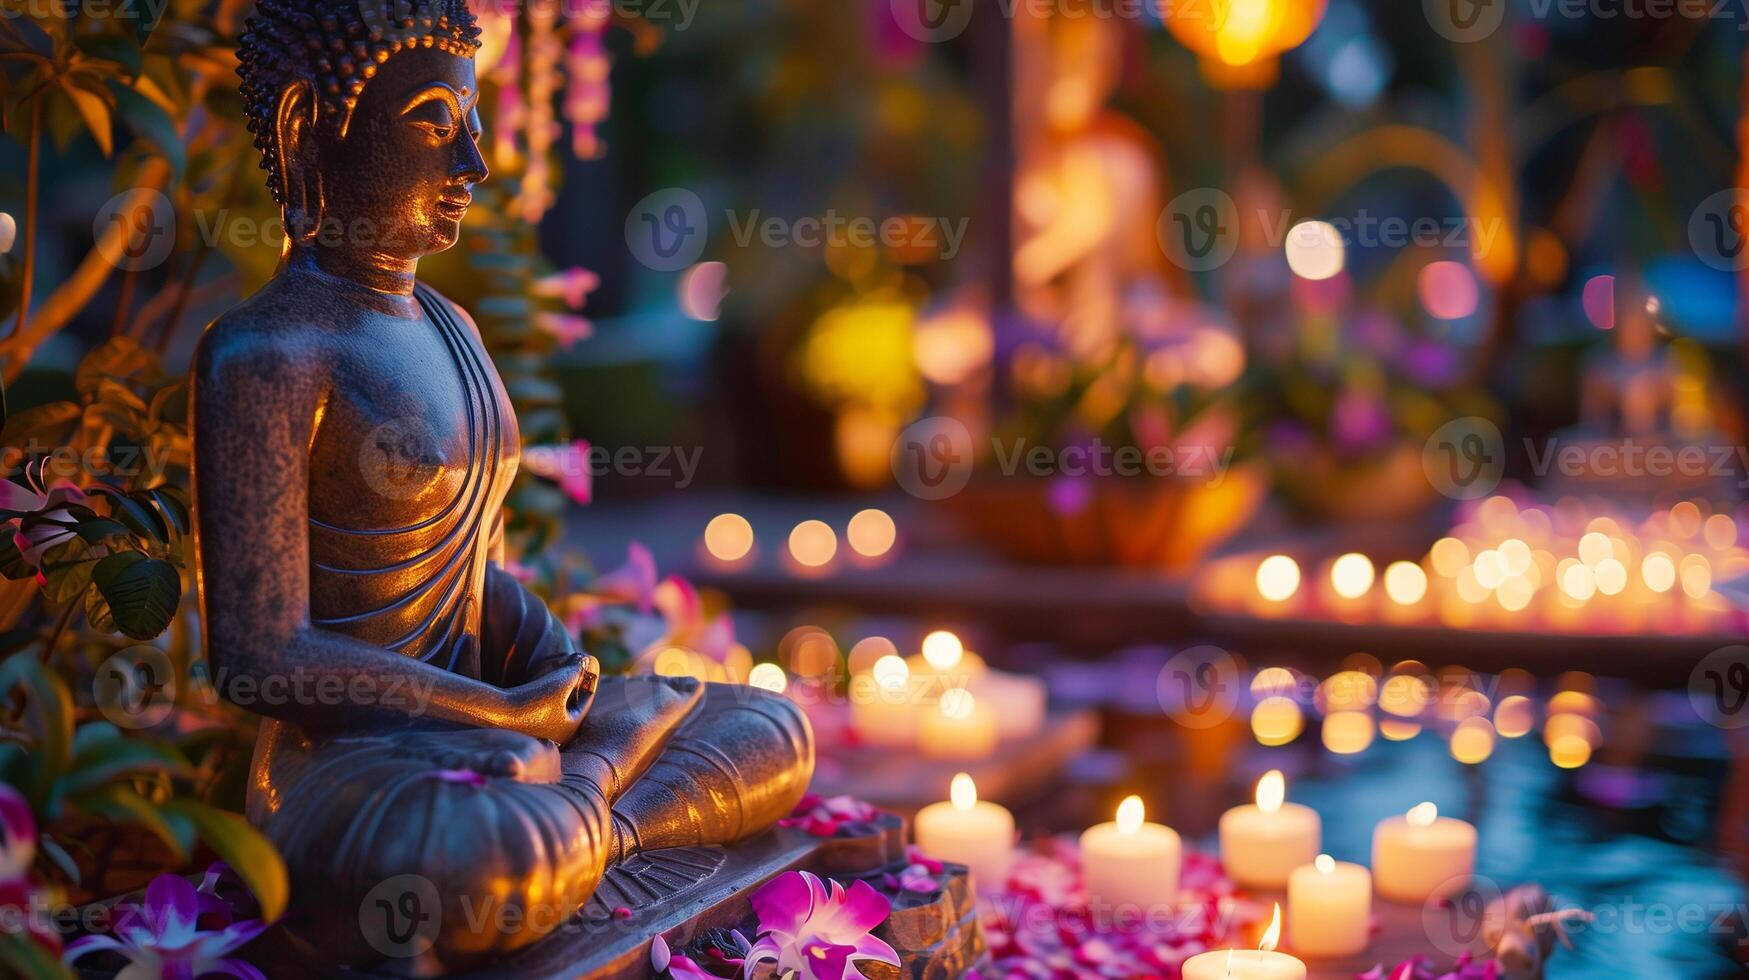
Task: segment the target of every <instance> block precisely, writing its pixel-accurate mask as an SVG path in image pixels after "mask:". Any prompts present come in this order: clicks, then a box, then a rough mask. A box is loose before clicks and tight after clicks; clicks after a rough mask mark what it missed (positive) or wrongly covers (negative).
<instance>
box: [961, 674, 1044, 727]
mask: <svg viewBox="0 0 1749 980" xmlns="http://www.w3.org/2000/svg"><path fill="white" fill-rule="evenodd" d="M969 688H970V690H971V692H972V693H973V694H975V695H977V698H978V700H979V701H982V702H984V703H986V704H988V705H990V708H991V710H993V711H995V712H996V726H997V728H998V730H999V731H1000V732H1001V734H1002V737H1003V738H1004V739H1019V738H1031V737H1032V736H1034V735H1037V734H1038V733H1039V731H1040V730H1041V729H1043V728H1044V727H1045V704H1046V700H1047V699H1046V696H1045V682H1044V681H1042V680H1040V679H1039V678H1037V677H1033V676H1030V675H1028V674H1013V673H1009V672H1007V671H1003V670H985V671H983V672H982V673H980V674H977V675H976V676H975V677H973V678H972V681H971V683H970V685H969Z"/></svg>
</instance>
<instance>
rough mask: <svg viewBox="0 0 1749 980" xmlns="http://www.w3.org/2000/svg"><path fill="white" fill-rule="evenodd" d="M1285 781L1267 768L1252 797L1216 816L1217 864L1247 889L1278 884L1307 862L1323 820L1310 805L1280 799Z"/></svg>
mask: <svg viewBox="0 0 1749 980" xmlns="http://www.w3.org/2000/svg"><path fill="white" fill-rule="evenodd" d="M1286 796H1287V780H1286V779H1284V778H1283V777H1282V774H1281V770H1279V769H1271V770H1270V771H1269V772H1267V773H1264V775H1263V778H1262V779H1260V780H1258V781H1257V802H1256V803H1255V804H1249V803H1248V804H1246V805H1244V806H1236V807H1234V808H1232V809H1231V810H1228V811H1227V812H1226V813H1224V814H1222V815H1221V865H1222V866H1223V867H1225V868H1226V869H1227V876H1228V877H1230V878H1232V879H1233V880H1234V881H1236V882H1238V883H1239V884H1241V885H1245V886H1247V887H1250V888H1276V889H1279V888H1283V887H1285V886H1286V885H1287V879H1288V875H1290V874H1292V873H1293V870H1294V869H1295V868H1297V867H1300V866H1301V865H1306V864H1311V863H1312V859H1313V858H1315V857H1317V856H1318V849H1319V848H1320V847H1321V846H1322V836H1323V825H1322V823H1321V822H1320V821H1319V820H1318V813H1317V811H1316V810H1313V809H1312V808H1311V807H1309V806H1301V805H1299V804H1298V803H1287V802H1284V800H1285V798H1286Z"/></svg>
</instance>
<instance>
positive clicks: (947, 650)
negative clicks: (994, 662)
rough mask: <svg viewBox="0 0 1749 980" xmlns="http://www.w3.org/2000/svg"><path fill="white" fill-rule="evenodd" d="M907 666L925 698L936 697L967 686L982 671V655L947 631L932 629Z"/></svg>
mask: <svg viewBox="0 0 1749 980" xmlns="http://www.w3.org/2000/svg"><path fill="white" fill-rule="evenodd" d="M907 665H908V666H909V667H910V669H911V676H912V677H916V678H920V679H922V680H924V681H925V682H926V683H924V684H923V693H924V695H925V696H926V697H931V698H933V697H939V696H940V695H941V694H942V692H944V691H947V690H950V689H952V688H956V687H970V686H971V685H972V683H973V682H974V681H976V680H977V679H978V678H979V677H980V676H981V675H982V674H983V673H984V671H985V670H986V668H985V666H984V658H982V657H980V656H978V655H977V654H975V653H973V652H971V651H970V650H967V649H966V647H965V644H964V643H961V642H960V638H959V637H958V636H955V635H954V634H953V633H951V632H949V631H948V630H936V631H935V632H933V633H931V634H929V635H928V636H926V637H924V638H923V652H922V654H921V655H919V656H915V657H912V658H911V659H910V660H909V661H908V662H907Z"/></svg>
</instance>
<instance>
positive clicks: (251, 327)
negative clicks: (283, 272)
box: [194, 279, 327, 385]
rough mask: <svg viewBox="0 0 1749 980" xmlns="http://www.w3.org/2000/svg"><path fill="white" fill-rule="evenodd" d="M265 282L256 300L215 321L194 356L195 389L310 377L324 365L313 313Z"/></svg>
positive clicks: (321, 333)
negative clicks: (229, 379) (236, 377)
mask: <svg viewBox="0 0 1749 980" xmlns="http://www.w3.org/2000/svg"><path fill="white" fill-rule="evenodd" d="M277 282H278V280H277V279H276V280H274V281H272V282H269V283H268V285H267V286H265V287H263V288H262V289H261V290H260V291H259V292H257V293H256V294H255V295H253V296H251V297H249V298H248V299H246V300H244V301H243V302H242V303H239V304H238V305H236V306H234V307H232V308H231V309H229V310H227V311H225V312H224V313H223V314H221V315H220V316H219V318H218V319H216V320H214V321H213V322H212V323H211V324H210V325H209V326H208V327H207V329H206V332H205V333H204V334H202V335H201V339H200V345H199V347H198V348H197V349H196V351H195V357H194V375H195V379H196V381H197V383H199V382H204V383H205V384H207V385H213V384H217V383H220V382H221V380H222V379H224V378H225V377H226V376H228V375H233V374H237V373H239V372H240V373H242V374H244V375H245V376H250V377H259V376H261V375H263V374H267V373H272V374H275V375H278V376H280V377H282V378H285V379H287V380H290V379H293V378H299V377H310V376H311V375H313V374H315V373H317V372H319V371H320V370H321V369H322V365H323V363H325V361H326V357H325V353H324V352H325V350H326V348H327V344H326V342H325V338H324V335H325V333H326V331H325V330H323V329H322V328H321V327H320V326H319V325H318V324H317V322H316V321H315V318H314V317H313V316H312V311H311V310H310V309H308V308H307V307H305V306H303V305H301V304H299V303H298V302H297V301H296V298H295V297H292V296H288V295H286V292H285V290H283V289H281V288H278V287H277V286H276V283H277Z"/></svg>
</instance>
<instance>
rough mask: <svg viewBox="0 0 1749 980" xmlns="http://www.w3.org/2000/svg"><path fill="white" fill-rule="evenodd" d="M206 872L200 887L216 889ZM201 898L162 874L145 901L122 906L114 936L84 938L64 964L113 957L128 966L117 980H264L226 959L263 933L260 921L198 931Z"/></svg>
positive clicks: (180, 879) (183, 882)
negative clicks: (217, 976) (209, 978)
mask: <svg viewBox="0 0 1749 980" xmlns="http://www.w3.org/2000/svg"><path fill="white" fill-rule="evenodd" d="M216 881H217V875H216V874H213V873H211V872H209V874H208V881H206V882H203V883H202V884H203V887H205V886H206V885H208V884H216ZM201 911H202V909H201V892H200V891H199V890H197V889H196V888H195V887H194V886H193V885H191V884H189V883H188V880H187V879H185V878H183V877H181V876H180V875H173V874H163V875H159V876H158V877H156V878H153V879H152V883H151V884H149V885H147V886H146V901H145V904H144V905H143V906H140V905H122V906H118V907H117V909H116V912H117V915H116V920H115V927H114V929H113V930H112V935H108V936H86V937H85V938H84V939H80V940H77V941H76V942H74V943H72V944H71V945H69V946H68V947H67V952H66V953H65V954H64V955H63V956H62V959H63V960H64V961H65V962H66V963H67V964H68V965H71V964H73V963H74V962H75V961H77V960H79V959H80V958H81V957H84V956H86V955H88V954H90V953H95V952H100V951H105V950H108V951H113V952H116V953H120V954H121V955H122V956H124V957H126V958H127V961H128V965H127V966H126V967H124V968H123V969H122V971H121V972H120V973H119V974H117V975H116V980H152V978H157V977H165V978H174V980H193V978H195V977H199V976H204V975H207V974H214V973H222V974H225V975H227V976H233V977H241V978H243V980H266V977H265V975H263V974H262V972H261V971H260V970H257V969H256V968H255V967H253V966H251V965H249V964H248V963H245V962H244V961H242V960H240V959H237V958H235V957H232V956H230V955H229V954H230V953H231V952H232V951H234V950H235V949H237V948H238V947H239V946H242V945H243V944H244V943H247V942H248V941H249V940H251V939H254V938H255V937H256V936H258V935H260V933H261V931H262V930H263V929H265V928H267V925H266V923H264V922H261V921H260V920H258V919H250V920H248V921H246V922H235V923H231V924H230V925H227V926H225V927H224V928H223V929H220V930H218V931H216V932H215V931H206V930H202V929H201V928H200V926H199V920H200V914H201Z"/></svg>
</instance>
